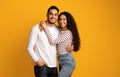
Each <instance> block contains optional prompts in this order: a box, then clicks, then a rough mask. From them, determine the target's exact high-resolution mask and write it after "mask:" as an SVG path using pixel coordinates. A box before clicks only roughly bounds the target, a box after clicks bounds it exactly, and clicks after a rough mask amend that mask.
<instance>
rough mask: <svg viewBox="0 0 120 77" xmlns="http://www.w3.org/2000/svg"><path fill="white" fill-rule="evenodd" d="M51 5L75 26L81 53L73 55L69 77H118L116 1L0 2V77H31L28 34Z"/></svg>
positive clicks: (119, 4) (119, 51)
mask: <svg viewBox="0 0 120 77" xmlns="http://www.w3.org/2000/svg"><path fill="white" fill-rule="evenodd" d="M51 5H56V6H57V7H59V9H60V12H61V11H68V12H70V13H72V14H73V16H74V18H75V20H76V22H77V24H78V29H79V33H80V36H81V50H80V51H79V52H77V53H74V52H73V56H74V58H75V60H76V69H75V71H74V73H73V75H72V77H120V23H119V22H120V1H119V0H0V77H34V73H33V64H32V60H31V58H30V56H29V55H28V53H27V50H26V44H27V40H28V35H29V32H30V29H31V28H32V26H33V25H35V24H37V23H39V22H40V21H41V20H43V19H46V11H47V9H48V7H49V6H51Z"/></svg>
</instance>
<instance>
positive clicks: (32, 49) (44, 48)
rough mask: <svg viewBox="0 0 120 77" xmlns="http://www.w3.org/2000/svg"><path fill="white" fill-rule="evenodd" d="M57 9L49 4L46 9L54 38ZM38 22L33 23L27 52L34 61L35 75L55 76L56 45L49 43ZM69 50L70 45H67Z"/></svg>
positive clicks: (48, 24)
mask: <svg viewBox="0 0 120 77" xmlns="http://www.w3.org/2000/svg"><path fill="white" fill-rule="evenodd" d="M58 14H59V9H58V8H57V7H56V6H51V7H50V8H49V9H48V11H47V21H46V23H47V26H48V27H49V29H50V33H51V34H52V37H53V38H54V39H56V38H57V37H58V34H59V29H58V27H57V26H56V25H55V23H56V21H57V19H58ZM40 28H41V27H40V26H39V24H37V25H35V26H34V27H33V28H32V30H31V33H30V36H29V40H28V46H27V49H28V53H29V54H30V56H31V58H32V59H33V62H34V65H35V66H34V73H35V77H57V76H58V72H57V64H56V45H50V44H49V41H48V39H47V36H46V34H45V32H44V30H42V31H40ZM67 49H68V50H69V49H70V51H71V50H72V47H67Z"/></svg>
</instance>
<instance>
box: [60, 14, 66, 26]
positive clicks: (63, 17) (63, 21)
mask: <svg viewBox="0 0 120 77" xmlns="http://www.w3.org/2000/svg"><path fill="white" fill-rule="evenodd" d="M58 23H59V25H60V27H61V28H67V18H66V16H65V15H61V16H60V19H59V20H58Z"/></svg>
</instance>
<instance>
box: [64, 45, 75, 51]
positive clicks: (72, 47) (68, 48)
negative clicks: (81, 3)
mask: <svg viewBox="0 0 120 77" xmlns="http://www.w3.org/2000/svg"><path fill="white" fill-rule="evenodd" d="M73 50H74V45H70V46H67V47H66V51H68V52H71V51H73Z"/></svg>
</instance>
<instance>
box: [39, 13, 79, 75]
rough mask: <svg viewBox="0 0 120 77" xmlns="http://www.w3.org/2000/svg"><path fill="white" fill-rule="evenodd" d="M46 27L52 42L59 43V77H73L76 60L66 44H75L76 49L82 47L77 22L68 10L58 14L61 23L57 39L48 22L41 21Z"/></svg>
mask: <svg viewBox="0 0 120 77" xmlns="http://www.w3.org/2000/svg"><path fill="white" fill-rule="evenodd" d="M41 24H42V26H43V27H44V30H45V32H46V35H47V37H48V40H49V42H50V44H52V45H53V44H57V45H58V54H59V56H58V60H59V63H60V66H61V69H60V73H59V75H58V77H71V75H72V72H73V70H74V68H75V61H74V58H73V57H72V54H71V52H68V51H66V46H68V45H71V44H72V43H73V44H74V51H78V50H79V47H80V38H79V34H78V30H77V27H76V22H75V20H74V18H73V17H72V15H71V14H70V13H68V12H62V13H60V15H59V16H58V24H59V25H60V34H59V36H58V38H57V39H55V40H54V39H53V38H52V36H51V34H50V32H49V29H48V28H47V26H46V23H45V22H43V23H41Z"/></svg>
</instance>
